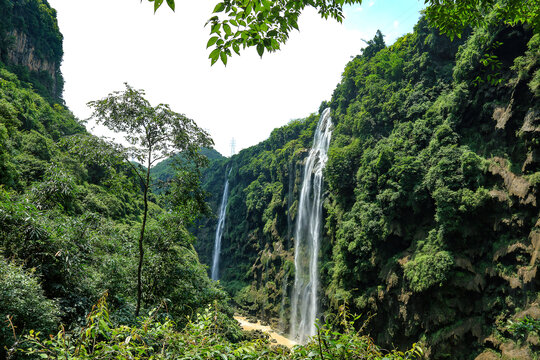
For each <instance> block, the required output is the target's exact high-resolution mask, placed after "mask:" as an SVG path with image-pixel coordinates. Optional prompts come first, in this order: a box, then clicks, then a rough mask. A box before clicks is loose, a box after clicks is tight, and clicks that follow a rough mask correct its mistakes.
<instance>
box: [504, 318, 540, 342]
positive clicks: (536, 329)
mask: <svg viewBox="0 0 540 360" xmlns="http://www.w3.org/2000/svg"><path fill="white" fill-rule="evenodd" d="M508 330H509V331H510V332H511V333H512V335H514V336H516V337H519V338H522V339H525V338H527V336H528V335H529V334H533V333H536V336H538V335H540V320H539V319H533V318H531V317H530V316H525V317H523V318H521V319H518V320H517V321H511V320H509V321H508Z"/></svg>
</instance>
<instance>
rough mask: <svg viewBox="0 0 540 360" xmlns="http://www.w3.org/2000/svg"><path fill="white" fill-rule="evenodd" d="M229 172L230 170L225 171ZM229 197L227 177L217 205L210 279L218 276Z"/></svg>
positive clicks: (215, 278)
mask: <svg viewBox="0 0 540 360" xmlns="http://www.w3.org/2000/svg"><path fill="white" fill-rule="evenodd" d="M227 174H230V171H229V172H228V173H227ZM228 198H229V179H228V176H227V179H226V180H225V188H224V189H223V196H222V197H221V206H220V207H219V219H218V224H217V228H216V238H215V240H214V258H213V260H212V280H217V279H218V278H219V255H220V253H221V237H222V236H223V230H224V229H225V215H226V214H227V199H228Z"/></svg>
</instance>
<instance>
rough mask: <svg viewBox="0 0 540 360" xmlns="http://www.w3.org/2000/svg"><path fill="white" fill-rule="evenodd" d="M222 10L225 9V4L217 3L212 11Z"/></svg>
mask: <svg viewBox="0 0 540 360" xmlns="http://www.w3.org/2000/svg"><path fill="white" fill-rule="evenodd" d="M223 10H225V4H224V3H218V4H217V5H216V7H215V8H214V13H218V12H222V11H223Z"/></svg>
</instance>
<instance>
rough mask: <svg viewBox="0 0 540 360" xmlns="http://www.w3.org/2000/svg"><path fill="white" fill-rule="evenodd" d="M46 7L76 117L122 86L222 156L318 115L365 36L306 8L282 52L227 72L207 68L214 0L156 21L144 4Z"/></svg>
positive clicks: (93, 1) (247, 56) (64, 0)
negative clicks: (53, 17)
mask: <svg viewBox="0 0 540 360" xmlns="http://www.w3.org/2000/svg"><path fill="white" fill-rule="evenodd" d="M49 2H50V3H51V5H52V6H53V7H54V8H55V9H57V11H58V18H59V25H60V30H61V31H62V33H63V35H64V62H63V65H62V72H63V74H64V77H65V81H66V84H65V92H64V98H65V100H66V103H67V105H68V106H69V107H70V108H71V110H72V111H73V112H74V113H75V115H77V116H78V117H80V118H86V117H88V116H89V114H90V111H89V109H88V108H87V107H86V105H85V104H86V103H87V102H88V101H91V100H95V99H99V98H102V97H104V96H106V95H107V94H108V93H109V92H111V91H115V90H121V89H122V88H123V85H122V84H123V82H125V81H127V82H129V83H130V85H132V86H134V87H136V88H143V89H145V90H146V93H147V96H148V98H149V99H150V100H151V101H152V102H153V103H157V102H162V103H168V104H170V105H171V107H172V108H173V110H175V111H178V112H181V113H184V114H186V115H187V116H188V117H191V118H193V119H194V120H195V121H196V122H197V123H198V124H199V125H200V126H201V127H203V128H205V129H207V130H208V131H209V132H210V134H211V135H212V137H213V138H214V141H215V142H216V148H217V150H218V151H220V152H222V153H223V154H224V155H228V154H229V144H230V139H231V138H232V137H234V138H235V139H236V143H237V150H240V149H242V148H245V147H248V146H251V145H254V144H256V143H258V142H259V141H262V140H264V139H265V138H266V137H268V135H269V134H270V132H271V131H272V129H274V128H275V127H278V126H281V125H283V124H286V123H287V122H288V121H289V120H290V119H293V118H300V117H305V116H307V115H309V114H310V113H312V112H315V111H317V109H318V107H319V104H320V102H321V101H322V100H327V99H329V98H330V96H331V94H332V91H333V89H334V88H335V86H336V84H337V83H338V82H339V80H340V76H341V72H342V70H343V68H344V66H345V64H346V63H347V61H349V59H350V56H351V55H355V54H357V53H358V52H359V49H360V46H361V45H362V44H361V41H360V38H362V37H363V36H362V34H360V33H359V32H358V31H354V30H346V29H345V27H344V26H343V25H342V24H338V23H337V22H335V21H332V20H327V21H325V20H322V19H320V17H319V16H318V15H317V14H316V12H315V11H306V13H305V14H303V15H302V17H301V19H300V24H299V25H300V29H301V32H294V33H292V34H291V37H290V40H289V42H288V43H287V44H286V45H284V46H283V47H282V48H283V49H282V50H281V51H280V52H277V53H275V54H265V55H264V57H263V59H262V60H261V59H259V57H258V55H257V54H256V53H255V51H254V50H253V49H248V50H246V51H244V53H242V55H241V56H240V57H238V56H234V57H233V58H231V59H230V60H229V64H228V65H227V67H226V68H225V67H224V66H223V65H222V64H221V63H218V64H216V65H214V66H213V67H210V63H209V60H208V51H207V49H205V46H206V41H207V40H208V32H209V30H208V29H205V28H204V27H203V25H204V23H205V22H206V20H207V18H208V17H209V16H210V13H211V10H212V8H213V5H214V3H215V2H214V1H210V0H198V1H181V2H178V3H177V9H176V13H172V12H171V11H170V10H169V9H168V8H167V7H166V6H163V8H162V9H160V10H159V11H158V12H157V14H156V15H153V11H152V5H151V4H149V3H148V2H147V1H143V2H142V3H140V2H139V1H131V0H130V1H110V0H79V1H73V0H49ZM364 36H365V35H364Z"/></svg>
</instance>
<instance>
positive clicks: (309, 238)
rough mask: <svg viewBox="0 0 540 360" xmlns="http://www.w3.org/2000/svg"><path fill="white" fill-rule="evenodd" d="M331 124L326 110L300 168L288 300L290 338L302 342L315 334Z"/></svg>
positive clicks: (328, 110)
mask: <svg viewBox="0 0 540 360" xmlns="http://www.w3.org/2000/svg"><path fill="white" fill-rule="evenodd" d="M331 126H332V121H331V118H330V109H328V108H327V109H325V110H324V111H323V113H322V115H321V118H320V119H319V124H318V125H317V130H316V131H315V136H314V138H313V147H312V148H311V150H310V152H309V156H308V158H307V161H306V165H305V167H304V178H303V182H302V188H301V191H300V201H299V203H298V214H297V220H296V232H295V237H294V265H295V276H294V288H293V292H292V299H291V338H292V339H294V340H297V341H298V342H300V343H305V342H306V341H307V340H308V339H309V338H310V337H312V336H313V335H315V332H316V329H315V319H316V317H317V311H318V309H317V290H318V287H319V277H318V266H317V265H318V264H317V262H318V255H319V247H320V239H321V221H322V198H321V197H322V183H323V174H322V171H323V168H324V166H325V164H326V160H327V159H328V154H327V152H328V146H329V145H330V136H331V135H332V132H331V129H330V128H331Z"/></svg>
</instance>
